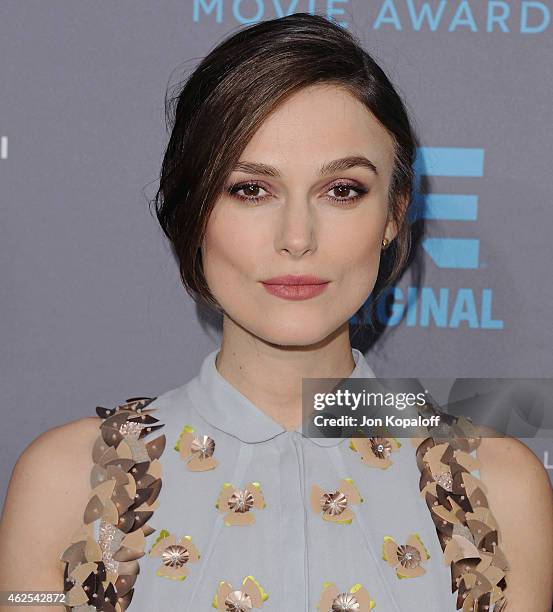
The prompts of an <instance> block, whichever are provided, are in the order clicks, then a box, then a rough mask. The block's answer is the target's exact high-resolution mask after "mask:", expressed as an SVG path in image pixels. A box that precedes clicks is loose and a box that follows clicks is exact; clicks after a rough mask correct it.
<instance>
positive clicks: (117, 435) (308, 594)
mask: <svg viewBox="0 0 553 612" xmlns="http://www.w3.org/2000/svg"><path fill="white" fill-rule="evenodd" d="M218 352H219V349H216V350H214V351H213V352H211V353H210V354H208V355H207V357H205V359H204V360H203V363H202V365H201V369H200V371H199V374H198V375H197V376H196V377H195V378H193V379H192V380H190V381H189V382H187V383H186V384H184V385H182V386H180V387H177V388H175V389H171V390H169V391H166V392H165V393H163V394H161V395H159V396H158V397H154V398H147V397H137V398H129V399H127V400H126V402H125V403H123V404H121V405H119V406H116V407H114V408H111V409H106V408H102V407H98V408H97V414H98V417H99V435H98V438H97V440H96V443H95V445H94V448H93V451H92V455H93V457H92V458H93V462H94V467H93V469H92V472H91V475H90V483H91V492H90V499H89V501H88V504H87V505H86V508H84V514H83V524H82V528H81V529H80V530H79V531H78V532H77V533H76V534H75V535H74V537H73V538H72V541H71V542H70V543H68V546H67V548H66V549H65V550H64V552H63V553H62V554H61V556H60V560H61V561H62V562H64V564H65V578H64V592H65V593H66V609H68V610H78V611H91V612H92V611H94V610H102V611H107V612H114V611H117V612H120V611H123V610H126V609H127V608H128V609H130V610H131V611H132V612H153V611H156V612H157V611H171V612H172V611H193V612H203V611H207V610H213V609H216V610H223V611H228V612H231V611H234V612H248V611H250V610H257V609H259V610H263V611H264V612H281V611H284V610H289V611H292V610H294V611H304V610H305V611H319V612H335V611H351V612H369V610H373V609H374V610H376V612H400V611H415V612H419V611H425V612H446V611H448V610H457V609H462V610H463V611H469V610H470V611H472V612H480V611H489V610H493V611H495V612H499V611H500V610H504V609H505V606H506V600H505V597H504V595H503V594H502V593H503V591H504V589H505V587H506V575H507V574H508V564H507V561H506V559H505V557H504V555H503V553H502V551H501V548H500V544H501V542H500V530H499V528H498V525H497V523H496V521H495V519H494V517H493V514H492V512H491V510H490V509H489V508H488V504H487V502H486V496H485V493H486V487H485V485H484V483H482V482H481V480H480V472H479V470H478V459H477V455H476V452H475V447H474V445H473V446H472V447H466V448H464V450H463V449H462V448H455V445H454V444H452V443H447V442H443V441H440V440H441V439H440V440H435V439H434V438H432V437H425V438H423V437H421V438H420V439H410V438H369V439H366V438H365V439H357V438H356V439H355V440H353V439H351V440H349V441H348V440H346V439H337V438H326V439H315V438H307V437H304V436H303V435H302V434H301V433H300V431H287V430H285V429H284V428H283V427H281V426H280V425H279V424H278V423H276V422H275V421H273V420H272V419H271V418H270V417H268V416H267V415H265V414H264V413H263V412H262V411H261V410H260V409H259V408H257V407H256V406H255V405H254V404H253V403H252V402H251V401H250V400H249V399H248V398H247V397H246V396H244V395H243V394H242V393H241V392H239V391H238V390H237V389H236V388H235V387H233V386H232V385H231V384H230V383H229V382H228V381H227V380H226V379H225V378H223V376H222V375H221V374H220V373H219V371H218V370H217V368H216V365H215V363H216V357H217V353H218ZM352 355H353V359H354V361H355V368H354V370H353V372H352V373H351V375H350V377H352V378H358V377H361V378H363V377H366V378H372V377H374V376H375V374H374V373H373V371H372V370H371V368H370V367H369V365H368V363H367V361H366V360H365V357H364V355H363V354H362V353H361V352H360V351H359V350H357V349H355V348H354V349H352ZM158 430H160V431H158Z"/></svg>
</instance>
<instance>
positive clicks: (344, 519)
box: [323, 508, 355, 525]
mask: <svg viewBox="0 0 553 612" xmlns="http://www.w3.org/2000/svg"><path fill="white" fill-rule="evenodd" d="M354 516H355V515H354V514H353V512H352V510H351V508H346V509H345V510H344V511H343V512H340V514H327V513H326V512H324V513H323V519H324V520H325V521H330V522H331V523H340V524H344V525H349V524H350V523H351V522H352V521H353V517H354Z"/></svg>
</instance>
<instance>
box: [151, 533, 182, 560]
mask: <svg viewBox="0 0 553 612" xmlns="http://www.w3.org/2000/svg"><path fill="white" fill-rule="evenodd" d="M175 543H176V537H175V535H174V534H172V533H169V531H167V529H162V530H161V531H160V532H159V535H158V536H157V538H156V540H155V542H154V543H153V545H152V547H151V548H150V557H159V555H160V554H161V553H162V552H163V551H164V550H165V549H166V548H167V547H168V546H171V545H172V544H175Z"/></svg>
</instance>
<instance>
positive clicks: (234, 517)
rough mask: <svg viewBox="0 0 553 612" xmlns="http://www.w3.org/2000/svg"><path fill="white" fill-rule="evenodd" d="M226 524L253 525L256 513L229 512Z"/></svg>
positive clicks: (228, 525) (225, 520)
mask: <svg viewBox="0 0 553 612" xmlns="http://www.w3.org/2000/svg"><path fill="white" fill-rule="evenodd" d="M224 522H225V525H227V527H230V526H231V525H253V523H255V515H254V514H253V513H252V512H232V511H231V512H227V514H225V518H224Z"/></svg>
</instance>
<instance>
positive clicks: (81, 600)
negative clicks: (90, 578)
mask: <svg viewBox="0 0 553 612" xmlns="http://www.w3.org/2000/svg"><path fill="white" fill-rule="evenodd" d="M65 603H66V605H68V606H70V607H76V606H83V605H85V604H87V603H88V594H87V593H86V591H85V590H84V589H83V588H82V587H81V586H79V585H78V584H76V585H75V586H74V587H73V588H72V589H71V590H70V591H69V593H68V594H67V596H66V598H65Z"/></svg>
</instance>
